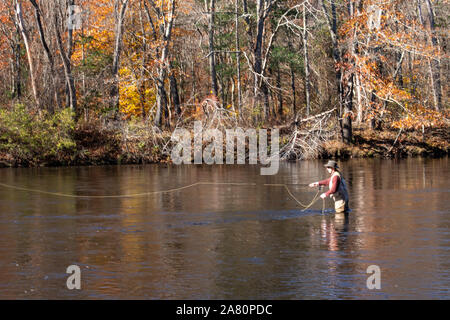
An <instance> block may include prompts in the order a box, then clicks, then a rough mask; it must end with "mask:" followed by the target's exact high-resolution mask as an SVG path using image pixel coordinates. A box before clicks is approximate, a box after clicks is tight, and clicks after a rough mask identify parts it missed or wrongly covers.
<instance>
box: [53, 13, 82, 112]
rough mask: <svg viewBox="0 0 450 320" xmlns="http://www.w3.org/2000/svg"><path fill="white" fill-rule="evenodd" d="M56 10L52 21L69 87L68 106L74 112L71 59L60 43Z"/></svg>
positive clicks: (73, 83) (75, 107)
mask: <svg viewBox="0 0 450 320" xmlns="http://www.w3.org/2000/svg"><path fill="white" fill-rule="evenodd" d="M57 11H58V10H56V9H55V10H54V11H53V22H54V24H55V30H56V42H57V43H58V49H59V54H60V56H61V60H62V62H63V66H64V76H65V79H66V83H68V87H69V107H70V109H71V110H72V111H73V112H75V114H76V113H77V111H78V110H77V94H76V89H75V81H74V79H73V75H72V63H71V60H70V58H69V56H68V54H67V53H66V50H65V49H64V46H63V43H62V39H61V32H60V30H59V23H58V16H57V15H58V13H57Z"/></svg>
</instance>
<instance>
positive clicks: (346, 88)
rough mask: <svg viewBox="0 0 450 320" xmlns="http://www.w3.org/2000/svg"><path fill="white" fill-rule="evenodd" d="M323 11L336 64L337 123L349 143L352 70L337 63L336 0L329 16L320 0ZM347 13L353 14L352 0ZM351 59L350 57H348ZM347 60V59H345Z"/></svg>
mask: <svg viewBox="0 0 450 320" xmlns="http://www.w3.org/2000/svg"><path fill="white" fill-rule="evenodd" d="M320 2H321V6H322V10H323V13H324V15H325V17H326V20H327V24H328V29H329V31H330V36H331V42H332V46H333V59H334V63H335V65H336V69H337V71H336V81H337V87H338V96H339V124H340V126H341V135H342V140H343V141H344V142H345V143H347V144H349V143H351V141H352V135H353V132H352V118H351V113H352V109H353V87H354V85H353V82H354V75H353V71H352V70H350V71H349V70H346V69H342V67H339V64H340V63H341V62H342V53H341V52H340V50H339V46H338V33H337V12H336V1H335V0H330V5H331V17H330V15H329V13H328V10H327V8H326V6H325V4H324V2H323V0H321V1H320ZM348 9H349V14H350V15H353V11H354V9H353V1H350V2H349V7H348ZM353 50H354V47H353V42H352V44H351V47H350V52H351V53H353ZM350 59H352V58H350ZM347 60H348V59H347ZM351 63H352V61H346V64H351Z"/></svg>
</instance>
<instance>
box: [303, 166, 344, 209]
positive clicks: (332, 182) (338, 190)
mask: <svg viewBox="0 0 450 320" xmlns="http://www.w3.org/2000/svg"><path fill="white" fill-rule="evenodd" d="M325 167H326V168H327V171H328V173H329V174H331V176H330V178H328V179H325V180H322V181H318V182H313V183H311V184H310V185H309V186H310V187H311V188H312V187H318V186H326V185H328V186H329V188H330V189H329V190H328V191H327V192H325V193H322V194H321V195H320V197H321V198H322V199H325V198H326V197H328V196H330V197H331V198H333V200H334V208H335V210H336V213H348V211H349V207H348V191H347V185H346V183H345V180H344V178H343V177H342V174H341V173H340V172H339V170H338V169H339V167H338V165H337V163H336V161H333V160H330V161H328V163H327V164H325Z"/></svg>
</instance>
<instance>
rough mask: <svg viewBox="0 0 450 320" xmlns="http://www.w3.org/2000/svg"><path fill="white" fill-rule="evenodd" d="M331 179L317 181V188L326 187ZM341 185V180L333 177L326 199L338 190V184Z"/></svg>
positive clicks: (336, 176)
mask: <svg viewBox="0 0 450 320" xmlns="http://www.w3.org/2000/svg"><path fill="white" fill-rule="evenodd" d="M331 179H332V178H328V179H325V180H322V181H319V186H328V185H329V184H330V180H331ZM340 183H341V178H340V177H339V176H338V175H335V176H333V179H332V180H331V188H330V190H328V191H327V192H326V193H325V195H326V196H327V197H329V196H330V194H333V193H336V191H338V188H339V184H340Z"/></svg>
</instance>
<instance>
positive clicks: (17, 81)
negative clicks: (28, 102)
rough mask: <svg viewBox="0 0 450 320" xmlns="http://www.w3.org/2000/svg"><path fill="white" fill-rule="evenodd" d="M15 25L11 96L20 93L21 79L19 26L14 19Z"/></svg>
mask: <svg viewBox="0 0 450 320" xmlns="http://www.w3.org/2000/svg"><path fill="white" fill-rule="evenodd" d="M15 26H16V33H17V36H16V40H15V43H14V45H13V48H12V49H13V53H14V89H13V96H14V97H17V98H20V97H21V95H22V79H21V75H20V30H19V26H18V24H17V21H15Z"/></svg>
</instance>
